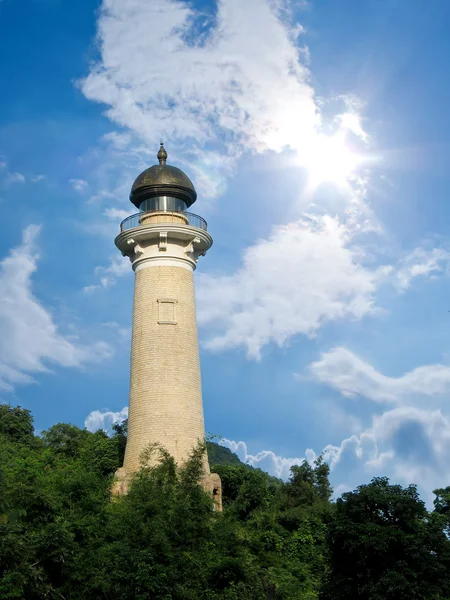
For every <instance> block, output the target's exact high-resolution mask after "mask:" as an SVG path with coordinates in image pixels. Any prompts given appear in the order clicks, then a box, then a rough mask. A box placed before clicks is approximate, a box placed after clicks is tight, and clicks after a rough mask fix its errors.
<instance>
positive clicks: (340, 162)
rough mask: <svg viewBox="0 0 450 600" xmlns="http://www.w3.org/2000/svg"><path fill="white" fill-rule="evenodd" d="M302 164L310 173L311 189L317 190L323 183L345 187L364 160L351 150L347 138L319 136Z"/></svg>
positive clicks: (339, 135) (342, 136)
mask: <svg viewBox="0 0 450 600" xmlns="http://www.w3.org/2000/svg"><path fill="white" fill-rule="evenodd" d="M302 162H303V164H304V165H305V167H306V169H307V171H308V179H309V187H310V188H316V187H318V186H319V185H320V184H321V183H332V184H334V185H336V186H338V187H345V186H346V185H347V184H348V180H349V178H350V177H351V175H352V174H353V173H354V172H355V171H356V169H357V168H358V166H359V165H360V164H361V163H362V162H363V160H362V157H361V156H359V155H358V154H355V153H354V152H353V151H352V150H351V149H350V148H349V146H348V144H347V142H346V140H345V136H344V135H343V134H341V133H337V134H335V135H333V136H331V137H328V136H326V135H319V136H318V137H317V138H316V139H315V140H314V142H313V143H312V144H311V147H310V148H308V154H307V155H306V156H305V157H304V160H303V161H302Z"/></svg>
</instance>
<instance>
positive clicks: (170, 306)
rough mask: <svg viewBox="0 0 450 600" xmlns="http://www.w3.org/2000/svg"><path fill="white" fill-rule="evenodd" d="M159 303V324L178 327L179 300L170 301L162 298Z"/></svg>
mask: <svg viewBox="0 0 450 600" xmlns="http://www.w3.org/2000/svg"><path fill="white" fill-rule="evenodd" d="M157 302H158V323H159V324H160V325H176V324H177V315H176V310H175V307H176V304H177V303H178V300H170V299H169V298H161V299H160V300H158V301H157Z"/></svg>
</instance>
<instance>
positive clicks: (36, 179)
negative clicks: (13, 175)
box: [31, 174, 45, 183]
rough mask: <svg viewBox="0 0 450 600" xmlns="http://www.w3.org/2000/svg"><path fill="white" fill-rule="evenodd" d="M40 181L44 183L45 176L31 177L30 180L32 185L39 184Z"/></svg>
mask: <svg viewBox="0 0 450 600" xmlns="http://www.w3.org/2000/svg"><path fill="white" fill-rule="evenodd" d="M40 181H45V175H42V174H41V175H36V177H33V178H32V180H31V182H32V183H39V182H40Z"/></svg>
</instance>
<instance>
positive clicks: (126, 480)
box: [111, 467, 222, 512]
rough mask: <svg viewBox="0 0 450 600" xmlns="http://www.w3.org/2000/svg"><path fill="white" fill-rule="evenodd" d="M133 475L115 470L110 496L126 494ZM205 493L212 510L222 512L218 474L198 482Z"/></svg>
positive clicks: (210, 474)
mask: <svg viewBox="0 0 450 600" xmlns="http://www.w3.org/2000/svg"><path fill="white" fill-rule="evenodd" d="M133 475H134V473H127V472H126V471H125V469H124V468H123V467H120V469H117V471H116V473H115V476H114V483H113V486H112V488H111V494H112V496H123V495H125V494H127V493H128V489H129V487H130V484H131V481H132V479H133ZM199 484H200V485H201V486H202V487H203V489H204V490H205V492H208V494H210V495H211V496H212V499H213V501H214V510H215V511H216V512H222V481H221V479H220V476H219V474H218V473H208V474H207V475H205V476H204V477H203V478H202V479H201V480H200V482H199Z"/></svg>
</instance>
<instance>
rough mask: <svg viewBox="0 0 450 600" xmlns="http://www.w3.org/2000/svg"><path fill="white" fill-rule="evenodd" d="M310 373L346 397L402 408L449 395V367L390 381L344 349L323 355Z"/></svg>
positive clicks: (423, 368) (433, 367) (427, 368)
mask: <svg viewBox="0 0 450 600" xmlns="http://www.w3.org/2000/svg"><path fill="white" fill-rule="evenodd" d="M309 369H310V372H311V374H312V375H313V377H314V378H315V379H317V380H318V381H321V382H323V383H326V384H327V385H329V386H331V387H333V388H334V389H336V390H338V391H339V392H340V393H341V394H343V395H344V396H348V397H357V396H363V397H365V398H369V399H370V400H374V401H375V402H391V403H395V404H401V403H404V402H411V401H414V399H415V398H418V397H419V398H420V397H424V396H426V397H433V396H442V395H443V394H448V393H449V392H450V367H448V366H445V365H440V364H434V365H425V366H421V367H417V368H416V369H413V370H412V371H409V372H408V373H405V374H404V375H401V376H400V377H388V376H386V375H383V374H382V373H380V372H379V371H377V370H376V369H375V368H374V367H373V366H372V365H371V364H369V363H368V362H366V361H364V360H362V359H361V358H360V357H359V356H357V355H356V354H354V353H353V352H351V351H350V350H347V349H346V348H343V347H337V348H333V349H332V350H330V351H328V352H324V353H323V354H322V355H321V357H320V360H318V361H316V362H314V363H312V364H311V365H310V368H309Z"/></svg>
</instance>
